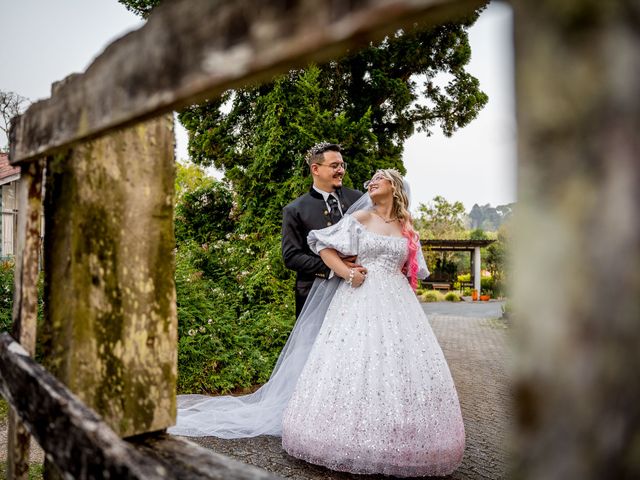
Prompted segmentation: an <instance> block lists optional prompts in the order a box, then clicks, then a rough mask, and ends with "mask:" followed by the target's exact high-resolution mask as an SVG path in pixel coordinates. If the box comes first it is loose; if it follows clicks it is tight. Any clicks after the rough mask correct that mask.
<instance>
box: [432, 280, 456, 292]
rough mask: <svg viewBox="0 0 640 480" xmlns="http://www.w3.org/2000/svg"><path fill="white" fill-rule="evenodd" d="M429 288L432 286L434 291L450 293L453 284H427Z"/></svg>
mask: <svg viewBox="0 0 640 480" xmlns="http://www.w3.org/2000/svg"><path fill="white" fill-rule="evenodd" d="M427 286H431V288H432V289H433V290H445V291H447V292H448V291H449V290H451V284H450V283H445V282H432V283H427Z"/></svg>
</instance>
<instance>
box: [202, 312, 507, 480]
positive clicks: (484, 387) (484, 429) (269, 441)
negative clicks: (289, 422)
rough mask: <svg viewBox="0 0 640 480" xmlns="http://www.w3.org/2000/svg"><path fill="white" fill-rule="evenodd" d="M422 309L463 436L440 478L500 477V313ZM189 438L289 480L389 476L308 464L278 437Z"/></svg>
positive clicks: (503, 377)
mask: <svg viewBox="0 0 640 480" xmlns="http://www.w3.org/2000/svg"><path fill="white" fill-rule="evenodd" d="M423 306H424V309H425V311H426V312H427V314H428V316H429V319H430V321H431V325H432V327H433V330H434V332H435V334H436V336H437V337H438V340H439V342H440V345H441V346H442V349H443V351H444V354H445V356H446V358H447V361H448V362H449V367H450V368H451V373H452V375H453V379H454V381H455V384H456V388H457V389H458V395H459V397H460V404H461V407H462V416H463V418H464V422H465V428H466V435H467V444H466V449H465V455H464V459H463V462H462V465H461V467H460V468H459V469H458V470H457V471H456V472H454V474H453V475H451V476H449V477H446V478H448V479H451V480H466V479H474V480H475V479H503V478H506V477H507V461H506V458H507V447H506V441H507V438H506V437H507V434H508V429H509V419H510V415H509V400H508V399H509V381H508V377H507V371H506V362H507V361H508V354H507V333H508V328H507V327H506V324H505V323H504V322H503V321H502V320H498V319H496V317H499V316H500V315H501V303H499V302H488V303H485V302H483V303H482V304H480V303H462V302H461V303H456V304H451V303H448V302H447V303H444V302H442V303H431V304H423ZM434 312H438V313H434ZM474 315H475V316H474ZM192 440H195V441H196V442H197V443H199V444H201V445H203V446H205V447H208V448H211V449H212V450H215V451H216V452H219V453H223V454H225V455H228V456H230V457H233V458H236V459H238V460H241V461H243V462H246V463H250V464H252V465H256V466H258V467H261V468H264V469H266V470H269V471H271V472H274V473H276V474H279V475H281V476H283V477H287V478H292V479H299V480H303V479H313V480H320V479H327V480H342V479H356V478H360V479H361V478H365V479H367V480H374V479H375V480H378V479H380V480H382V479H386V478H389V477H383V476H369V475H368V476H366V477H364V476H358V475H350V474H345V473H339V472H333V471H331V470H328V469H326V468H323V467H317V466H314V465H310V464H308V463H305V462H303V461H301V460H297V459H295V458H293V457H290V456H289V455H287V454H286V453H285V452H284V451H283V450H282V448H281V446H280V439H279V438H276V437H257V438H253V439H240V440H220V439H217V438H212V437H207V438H199V439H192Z"/></svg>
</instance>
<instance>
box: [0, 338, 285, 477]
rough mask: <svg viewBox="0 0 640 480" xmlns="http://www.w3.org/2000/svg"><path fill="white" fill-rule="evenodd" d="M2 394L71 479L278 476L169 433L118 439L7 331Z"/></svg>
mask: <svg viewBox="0 0 640 480" xmlns="http://www.w3.org/2000/svg"><path fill="white" fill-rule="evenodd" d="M0 393H2V396H4V397H5V398H6V399H7V400H8V402H9V403H10V404H11V405H12V406H13V407H14V408H15V409H16V411H17V412H18V413H19V415H20V418H21V419H22V420H23V422H24V424H25V425H26V427H27V429H28V430H29V432H30V433H31V434H32V435H33V436H34V437H35V439H36V440H37V441H38V443H39V444H40V445H41V446H42V448H43V449H44V451H45V452H46V454H47V458H49V459H51V460H52V461H53V463H54V464H55V465H56V467H57V469H58V470H60V472H61V473H62V475H68V476H70V478H76V479H87V478H117V479H121V480H124V479H135V480H154V479H164V480H167V479H184V478H189V479H218V478H220V479H222V478H225V479H230V480H244V479H247V480H248V479H259V480H261V479H269V478H275V477H274V476H273V475H271V474H268V473H267V472H265V471H263V470H261V469H258V468H256V467H252V466H249V465H244V464H242V463H240V462H237V461H235V460H231V459H227V458H225V457H223V456H222V455H218V454H215V453H213V452H209V451H208V450H206V449H204V448H202V447H199V446H197V445H195V444H192V443H191V442H187V441H184V440H180V439H174V438H171V437H169V436H167V435H162V434H159V435H158V436H157V437H156V436H153V435H149V436H146V437H143V438H134V439H132V440H131V441H132V442H134V443H135V446H134V445H132V444H131V443H130V442H129V441H125V440H122V439H120V438H119V437H118V435H116V434H115V432H113V430H111V429H110V428H109V426H108V425H107V424H106V423H104V422H103V421H102V419H101V418H100V417H99V416H98V415H97V414H96V413H95V412H94V411H93V410H91V409H89V408H87V407H86V406H85V405H84V404H83V403H82V402H81V401H80V400H79V399H78V398H77V397H76V396H75V395H74V394H73V393H71V392H70V391H69V390H68V389H67V388H66V387H65V386H64V385H63V384H62V383H61V382H60V381H58V380H57V379H56V378H55V377H54V376H53V375H51V374H49V373H48V372H47V371H46V370H45V369H44V368H43V367H42V366H41V365H39V364H38V363H36V362H35V361H34V360H33V359H32V358H31V357H30V356H29V355H28V353H27V352H26V351H25V350H24V349H23V348H22V346H20V344H18V343H17V342H15V341H14V340H13V338H11V336H10V335H9V334H8V333H6V332H5V333H2V334H0ZM33 399H38V401H33ZM154 450H155V451H154Z"/></svg>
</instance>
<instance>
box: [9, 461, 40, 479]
mask: <svg viewBox="0 0 640 480" xmlns="http://www.w3.org/2000/svg"><path fill="white" fill-rule="evenodd" d="M42 471H43V467H42V465H40V464H39V463H32V464H30V465H29V480H42V478H43V476H42ZM0 478H7V464H6V462H0Z"/></svg>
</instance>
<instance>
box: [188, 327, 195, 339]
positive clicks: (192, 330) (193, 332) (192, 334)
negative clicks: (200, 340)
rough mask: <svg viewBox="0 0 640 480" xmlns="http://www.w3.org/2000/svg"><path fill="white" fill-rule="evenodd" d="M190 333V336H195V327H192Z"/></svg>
mask: <svg viewBox="0 0 640 480" xmlns="http://www.w3.org/2000/svg"><path fill="white" fill-rule="evenodd" d="M188 333H189V336H190V337H193V336H195V334H196V331H195V330H194V329H193V328H191V329H190V330H189V332H188Z"/></svg>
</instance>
